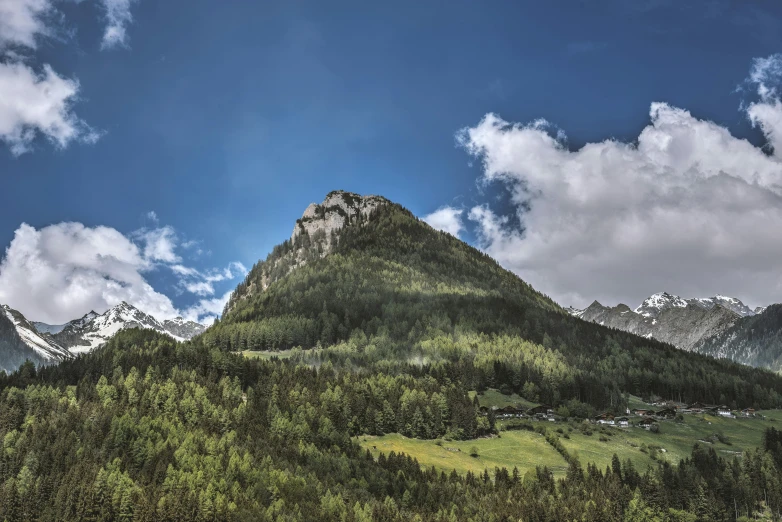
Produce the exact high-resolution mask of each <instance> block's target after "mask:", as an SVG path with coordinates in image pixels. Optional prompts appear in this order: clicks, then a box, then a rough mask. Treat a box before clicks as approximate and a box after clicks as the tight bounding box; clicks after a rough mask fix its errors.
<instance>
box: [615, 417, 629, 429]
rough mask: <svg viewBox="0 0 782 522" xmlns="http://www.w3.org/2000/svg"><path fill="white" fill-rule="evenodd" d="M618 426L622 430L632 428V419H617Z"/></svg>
mask: <svg viewBox="0 0 782 522" xmlns="http://www.w3.org/2000/svg"><path fill="white" fill-rule="evenodd" d="M615 421H616V424H617V426H619V427H620V428H627V427H628V426H630V419H628V418H627V417H618V418H616V419H615Z"/></svg>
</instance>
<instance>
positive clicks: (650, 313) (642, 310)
mask: <svg viewBox="0 0 782 522" xmlns="http://www.w3.org/2000/svg"><path fill="white" fill-rule="evenodd" d="M686 307H687V301H685V300H684V299H682V298H681V297H679V296H678V295H673V294H669V293H668V292H660V293H657V294H653V295H651V296H649V297H647V298H646V299H644V302H643V303H641V306H639V307H638V308H636V309H635V313H637V314H641V315H643V316H645V317H657V316H658V315H660V313H661V312H662V311H663V310H667V309H668V308H686Z"/></svg>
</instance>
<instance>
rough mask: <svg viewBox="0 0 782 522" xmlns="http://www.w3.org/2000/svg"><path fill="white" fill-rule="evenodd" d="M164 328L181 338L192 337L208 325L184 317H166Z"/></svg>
mask: <svg viewBox="0 0 782 522" xmlns="http://www.w3.org/2000/svg"><path fill="white" fill-rule="evenodd" d="M162 326H163V330H165V331H166V332H168V333H169V334H171V335H173V336H174V337H177V338H180V339H192V338H193V337H195V336H196V335H199V334H201V333H203V332H204V330H206V326H204V325H202V324H201V323H197V322H195V321H190V320H188V319H184V318H182V317H175V318H174V319H166V320H165V321H163V323H162Z"/></svg>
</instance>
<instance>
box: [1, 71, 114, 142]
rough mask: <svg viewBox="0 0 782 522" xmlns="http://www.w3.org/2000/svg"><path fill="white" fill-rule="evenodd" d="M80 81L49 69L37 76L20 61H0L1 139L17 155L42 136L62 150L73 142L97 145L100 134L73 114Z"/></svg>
mask: <svg viewBox="0 0 782 522" xmlns="http://www.w3.org/2000/svg"><path fill="white" fill-rule="evenodd" d="M78 92H79V82H78V81H76V80H72V79H68V78H64V77H62V76H60V75H58V74H57V73H56V72H54V70H53V69H52V68H51V67H50V66H48V65H44V66H43V71H42V72H41V73H40V74H38V73H36V72H35V71H34V70H33V68H32V67H30V66H28V65H26V64H24V63H21V62H13V61H11V62H8V63H2V62H0V140H2V141H4V142H5V143H6V144H7V145H8V146H9V147H10V149H11V152H12V153H13V154H15V155H20V154H22V153H24V152H27V151H29V150H30V148H31V146H32V143H33V140H34V139H35V138H36V137H37V136H39V135H42V136H44V137H46V138H47V139H49V141H51V142H52V143H54V144H55V145H56V146H58V147H60V148H65V147H67V146H68V144H70V143H71V142H74V141H79V142H86V143H94V142H95V141H96V140H97V139H98V137H99V135H98V133H97V132H95V131H94V130H92V129H91V128H90V127H89V125H87V124H86V123H85V122H84V121H82V120H81V119H79V118H78V117H77V116H76V115H75V114H74V113H73V111H72V105H73V102H74V101H75V100H76V99H77V95H78Z"/></svg>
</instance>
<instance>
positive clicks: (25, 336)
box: [2, 305, 71, 361]
mask: <svg viewBox="0 0 782 522" xmlns="http://www.w3.org/2000/svg"><path fill="white" fill-rule="evenodd" d="M2 312H3V313H4V314H5V316H6V317H7V318H8V319H9V320H10V321H11V322H12V323H13V324H14V327H15V328H16V333H17V334H18V335H19V338H20V339H21V340H22V342H24V344H26V345H27V346H29V347H30V348H32V349H33V350H34V351H35V353H37V354H38V355H39V356H41V357H42V358H43V359H45V360H47V361H62V360H64V359H69V358H70V357H71V354H70V353H69V352H68V350H66V349H65V348H64V347H62V346H60V345H59V344H58V343H56V342H55V341H54V340H53V339H52V338H51V336H48V335H46V334H41V333H39V332H38V330H36V328H35V327H34V326H33V324H32V323H30V321H28V320H27V319H26V318H25V316H24V315H22V313H21V312H18V311H16V310H14V309H13V308H11V307H9V306H8V305H3V306H2Z"/></svg>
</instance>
